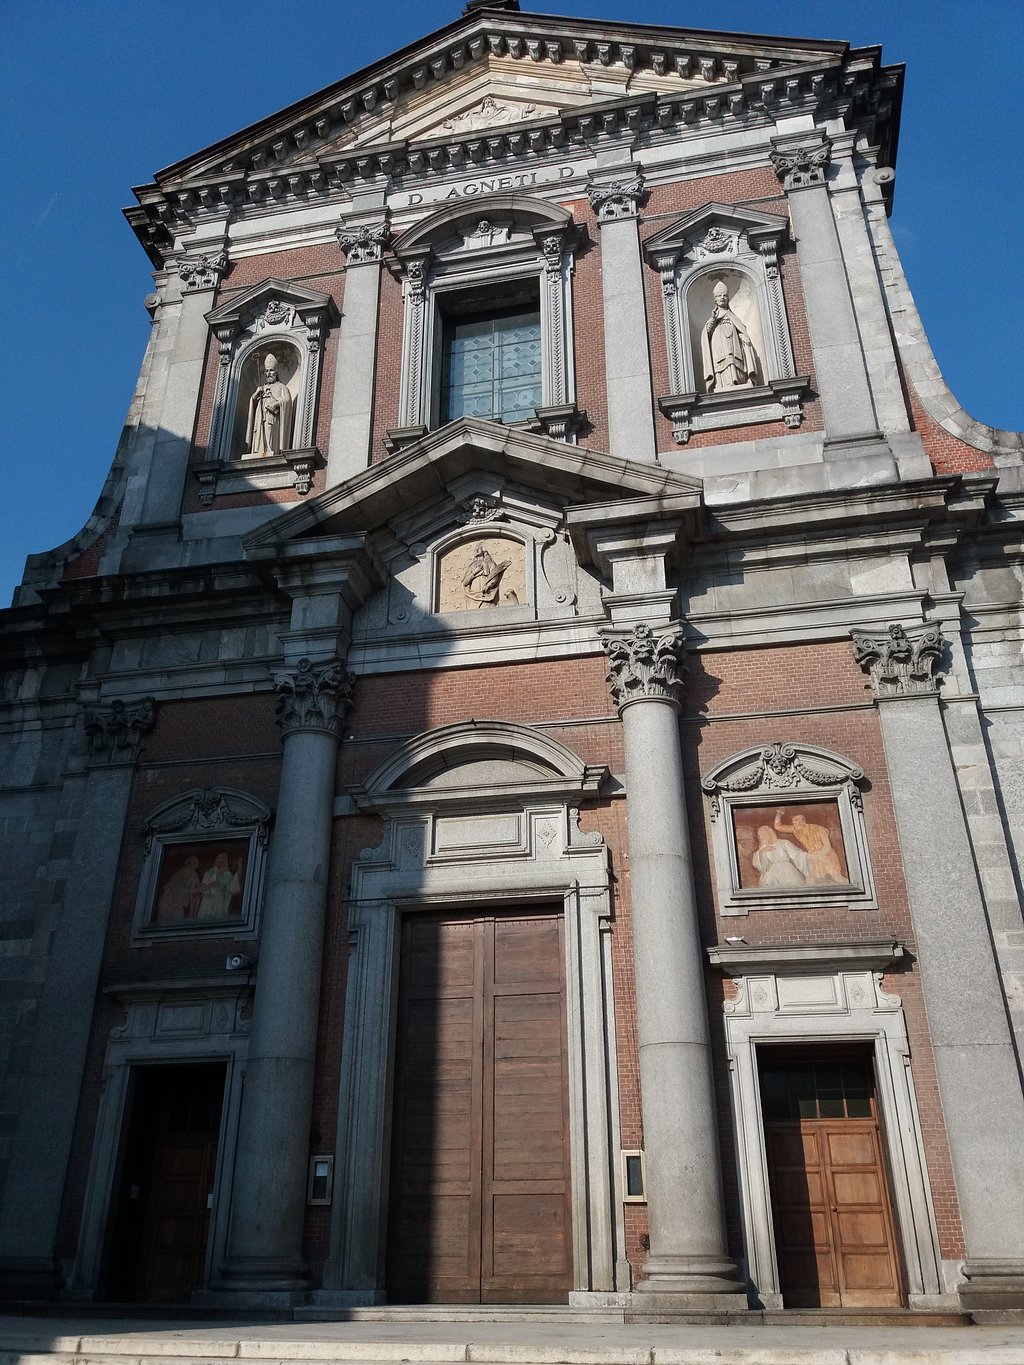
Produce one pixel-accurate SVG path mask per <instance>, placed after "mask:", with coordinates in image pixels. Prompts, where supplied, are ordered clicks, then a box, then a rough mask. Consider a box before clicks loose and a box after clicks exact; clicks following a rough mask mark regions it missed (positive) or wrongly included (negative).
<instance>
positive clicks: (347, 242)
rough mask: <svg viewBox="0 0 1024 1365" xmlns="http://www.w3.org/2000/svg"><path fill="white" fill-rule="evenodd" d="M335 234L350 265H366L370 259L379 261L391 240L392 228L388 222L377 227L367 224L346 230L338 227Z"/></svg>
mask: <svg viewBox="0 0 1024 1365" xmlns="http://www.w3.org/2000/svg"><path fill="white" fill-rule="evenodd" d="M335 236H336V237H337V239H338V245H339V246H340V247H341V249H342V251H344V253H345V255H346V257H347V258H348V263H349V265H365V264H367V262H369V261H379V260H380V258H381V255H382V253H383V251H384V248H385V247H386V246H387V244H388V242H390V240H391V228H390V227H389V226H388V224H387V223H379V224H378V225H377V226H376V227H371V226H369V225H366V226H364V227H359V228H353V229H352V230H351V231H346V230H345V228H338V230H337V232H336V233H335Z"/></svg>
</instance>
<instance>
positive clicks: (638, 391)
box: [587, 167, 657, 460]
mask: <svg viewBox="0 0 1024 1365" xmlns="http://www.w3.org/2000/svg"><path fill="white" fill-rule="evenodd" d="M616 169H617V171H618V172H619V174H620V175H621V173H622V171H623V170H626V171H627V172H628V171H629V170H630V169H631V168H630V167H617V168H616ZM643 192H644V181H643V176H641V175H636V176H634V178H633V179H631V180H628V179H627V180H624V179H617V180H606V179H601V180H599V181H597V182H596V183H593V184H591V185H590V186H589V187H588V189H587V196H588V198H589V199H590V203H591V207H592V208H593V209H594V211H595V212H596V213H597V221H598V224H599V226H600V229H601V289H602V293H603V297H604V365H605V384H606V387H607V391H608V449H609V450H610V451H611V453H612V454H613V455H619V456H621V457H622V458H623V459H624V460H656V459H657V454H656V450H657V447H656V445H655V438H654V400H653V397H652V394H651V352H650V345H649V343H648V337H647V303H646V298H645V295H644V274H643V266H642V263H641V259H640V239H639V236H638V234H637V210H638V209H639V206H640V200H641V199H642V198H643Z"/></svg>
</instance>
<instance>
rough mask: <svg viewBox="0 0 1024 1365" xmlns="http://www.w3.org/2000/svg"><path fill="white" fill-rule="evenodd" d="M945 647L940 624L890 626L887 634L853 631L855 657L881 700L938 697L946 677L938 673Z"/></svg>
mask: <svg viewBox="0 0 1024 1365" xmlns="http://www.w3.org/2000/svg"><path fill="white" fill-rule="evenodd" d="M944 645H945V640H944V639H943V637H942V629H941V627H940V626H937V625H920V626H911V628H910V630H905V629H904V628H903V626H901V625H891V626H890V627H889V629H888V632H887V634H885V635H867V634H865V633H864V632H863V631H859V630H855V631H853V657H854V658H855V659H856V661H857V663H859V664H860V666H861V668H863V669H864V670H865V672H866V673H868V675H869V676H870V678H871V691H872V692H873V693H874V695H875V696H876V697H878V698H885V697H921V696H935V695H936V694H937V692H938V688H939V683H940V682H941V681H942V679H943V677H944V676H945V675H944V674H942V673H936V672H935V665H936V664H937V663H938V661H939V658H940V657H941V655H942V650H943V647H944Z"/></svg>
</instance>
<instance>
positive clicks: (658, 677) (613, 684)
mask: <svg viewBox="0 0 1024 1365" xmlns="http://www.w3.org/2000/svg"><path fill="white" fill-rule="evenodd" d="M604 648H605V653H606V654H607V655H608V677H607V680H606V681H607V682H608V685H609V687H610V688H611V693H612V699H613V700H614V702H615V705H616V706H617V707H619V709H620V710H621V708H622V707H623V706H625V705H626V703H627V702H631V701H642V700H645V699H650V700H655V701H670V702H677V701H678V698H677V696H676V692H677V690H678V689H679V688H680V687H682V681H683V680H682V677H681V676H680V675H681V673H682V671H683V655H684V653H685V647H684V645H683V633H682V631H681V630H679V628H678V627H671V628H670V629H668V630H666V631H664V632H663V633H662V634H660V635H655V634H654V632H653V631H652V630H651V628H650V626H648V625H645V624H644V623H643V622H641V624H640V625H638V626H634V627H633V633H632V634H631V635H626V636H621V635H620V636H606V637H605V641H604Z"/></svg>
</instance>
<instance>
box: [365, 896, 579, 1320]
mask: <svg viewBox="0 0 1024 1365" xmlns="http://www.w3.org/2000/svg"><path fill="white" fill-rule="evenodd" d="M400 980H401V994H400V1005H399V1018H398V1047H397V1056H396V1080H395V1108H394V1119H393V1142H392V1177H391V1216H390V1232H389V1239H388V1262H389V1276H388V1286H389V1297H390V1298H391V1299H392V1301H393V1302H402V1301H405V1302H439V1303H552V1302H558V1301H564V1300H565V1297H566V1296H567V1294H568V1293H569V1291H570V1290H571V1289H572V1237H571V1223H570V1184H569V1141H568V1104H567V1095H568V1064H567V1045H566V1023H565V969H564V946H563V937H562V920H561V917H560V916H558V915H555V914H544V913H536V914H533V913H526V914H517V915H514V916H512V915H473V916H458V917H455V916H450V917H442V916H433V915H431V916H425V915H414V916H408V917H407V918H406V921H405V924H404V928H403V936H402V961H401V978H400Z"/></svg>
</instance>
